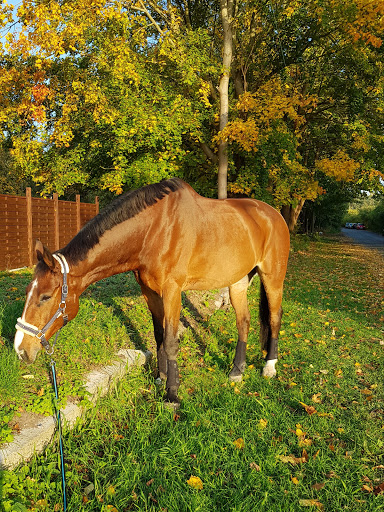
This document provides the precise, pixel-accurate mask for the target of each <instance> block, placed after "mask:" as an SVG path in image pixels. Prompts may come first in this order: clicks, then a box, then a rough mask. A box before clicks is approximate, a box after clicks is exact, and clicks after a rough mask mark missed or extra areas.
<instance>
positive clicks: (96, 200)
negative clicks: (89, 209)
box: [95, 196, 99, 215]
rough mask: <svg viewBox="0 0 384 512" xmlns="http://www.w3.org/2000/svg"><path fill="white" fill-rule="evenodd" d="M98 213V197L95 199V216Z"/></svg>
mask: <svg viewBox="0 0 384 512" xmlns="http://www.w3.org/2000/svg"><path fill="white" fill-rule="evenodd" d="M98 213H99V196H96V197H95V215H97V214H98Z"/></svg>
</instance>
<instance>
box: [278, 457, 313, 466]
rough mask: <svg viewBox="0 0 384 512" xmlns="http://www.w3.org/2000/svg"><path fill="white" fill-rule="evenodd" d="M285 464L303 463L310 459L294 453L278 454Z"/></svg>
mask: <svg viewBox="0 0 384 512" xmlns="http://www.w3.org/2000/svg"><path fill="white" fill-rule="evenodd" d="M277 458H278V459H279V460H280V461H281V462H284V464H293V465H294V466H295V465H296V464H302V463H303V462H307V460H308V459H306V458H305V457H295V456H294V455H278V457H277Z"/></svg>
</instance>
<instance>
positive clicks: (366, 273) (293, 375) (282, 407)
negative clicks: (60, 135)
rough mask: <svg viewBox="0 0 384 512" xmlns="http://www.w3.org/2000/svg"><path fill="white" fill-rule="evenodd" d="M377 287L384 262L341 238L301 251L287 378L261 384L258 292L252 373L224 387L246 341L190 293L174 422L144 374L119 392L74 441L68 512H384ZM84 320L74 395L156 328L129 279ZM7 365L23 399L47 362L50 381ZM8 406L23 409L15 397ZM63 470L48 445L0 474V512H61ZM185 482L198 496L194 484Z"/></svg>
mask: <svg viewBox="0 0 384 512" xmlns="http://www.w3.org/2000/svg"><path fill="white" fill-rule="evenodd" d="M380 273H381V275H380ZM6 279H12V278H10V277H9V276H6ZM13 279H16V278H13ZM17 279H21V278H17ZM13 282H15V281H13ZM15 287H16V285H15ZM9 288H12V286H9ZM382 289H383V277H382V260H380V258H379V257H378V256H376V255H375V253H373V252H370V251H364V250H362V249H358V248H356V247H355V246H350V245H348V244H346V243H345V242H343V241H342V240H340V239H338V238H335V239H325V240H322V241H321V242H312V241H310V240H308V239H304V240H303V239H300V238H296V239H295V241H294V244H293V251H292V253H291V258H290V265H289V272H288V276H287V281H286V287H285V296H284V312H285V314H284V317H283V324H282V327H281V337H280V339H281V343H280V360H279V364H278V377H277V378H276V379H272V380H266V379H263V378H261V376H260V370H261V368H262V358H261V355H260V353H259V346H258V335H257V334H258V325H257V314H255V313H256V312H257V305H258V290H257V286H255V285H254V286H253V287H252V288H251V290H250V293H249V301H250V306H251V310H252V312H253V319H252V326H251V332H250V339H249V347H248V354H247V361H248V368H247V370H246V372H245V377H244V380H243V382H242V383H241V384H237V385H234V386H232V385H230V384H229V383H228V381H227V377H226V375H227V373H228V371H229V369H230V367H231V362H232V358H233V355H234V349H235V340H236V327H235V317H234V314H233V312H232V310H231V309H230V310H228V311H224V310H219V311H215V312H213V310H212V307H211V306H212V303H213V299H214V295H213V294H212V293H208V292H207V293H203V294H194V293H187V294H186V295H185V297H184V302H183V312H182V314H183V317H184V324H185V325H187V328H186V330H185V331H184V333H183V336H182V339H181V347H180V355H179V362H180V368H181V382H182V383H181V388H180V395H181V398H182V405H181V408H180V410H179V411H178V412H177V413H176V414H174V413H173V412H171V411H169V410H167V409H164V406H163V402H162V396H161V393H160V392H159V391H158V390H157V389H156V386H155V385H154V382H153V378H152V375H151V372H149V371H147V370H135V371H134V372H133V373H132V374H130V375H129V376H128V377H127V378H126V379H125V380H124V381H122V382H120V383H119V384H117V385H116V386H115V387H114V389H113V390H112V392H111V393H110V394H109V396H107V397H105V398H103V399H101V400H100V402H99V403H98V407H97V408H93V409H91V410H90V411H89V412H88V414H87V418H86V420H85V422H84V423H83V424H82V425H79V426H78V427H77V428H76V429H75V430H73V431H71V432H66V434H65V440H64V445H65V457H66V469H67V484H68V485H67V488H68V489H67V492H68V494H69V510H70V511H84V512H85V511H103V512H104V511H108V510H109V511H116V510H117V511H118V512H125V511H128V510H138V511H161V510H166V511H168V512H182V511H191V512H195V511H202V512H206V511H211V510H217V511H223V512H227V511H234V512H240V511H244V512H245V511H249V510H257V511H258V512H259V511H260V512H261V511H271V510H272V511H277V512H279V511H282V512H283V511H284V512H285V511H299V510H303V511H305V510H325V511H335V512H339V511H341V510H343V511H351V512H352V511H353V512H355V511H357V512H360V511H361V512H363V511H379V510H384V493H382V492H380V491H381V487H380V486H381V484H382V483H383V482H384V456H383V453H384V442H383V439H384V394H383V386H382V380H383V371H382V368H383V363H384V360H383V359H384V346H383V345H382V343H383V340H384V336H383V328H384V324H383V320H384V318H383V294H382ZM12 293H13V292H12ZM15 293H16V292H15ZM5 304H6V307H7V304H8V302H7V301H5ZM198 304H200V305H198ZM90 313H91V314H90ZM79 315H80V320H79V323H78V324H75V322H73V323H71V324H70V326H68V329H73V330H72V331H68V332H67V333H66V334H65V337H64V331H63V338H60V345H59V348H58V351H57V366H58V369H59V371H60V372H61V373H62V375H61V378H62V377H63V376H64V375H68V376H72V379H73V381H74V382H76V379H77V378H78V377H79V375H80V374H81V369H84V368H81V369H80V366H81V365H82V366H83V367H86V368H89V367H90V366H91V365H92V364H93V363H95V362H105V361H106V360H107V359H108V357H111V356H110V354H111V353H112V352H108V351H107V349H105V345H110V348H111V349H116V348H118V347H119V346H121V344H123V343H125V344H127V345H128V346H134V345H136V346H141V347H144V346H146V347H148V348H152V347H153V344H152V343H153V342H152V341H149V340H150V339H151V338H150V332H151V325H150V322H149V315H148V313H147V311H146V310H145V307H144V304H143V301H142V299H140V298H139V297H138V290H137V288H136V286H135V284H134V282H133V281H132V280H129V279H128V281H127V278H126V276H116V277H115V278H113V279H112V280H109V281H106V282H103V283H99V284H97V285H95V286H94V287H92V289H90V290H89V291H87V293H86V294H85V297H84V299H83V302H82V310H81V311H80V313H79ZM76 322H77V320H76ZM87 322H88V324H86V325H85V326H83V325H82V324H83V323H87ZM81 329H83V330H82V331H81V332H82V333H83V334H80V338H81V337H83V338H84V337H85V336H87V337H88V338H89V341H88V342H86V343H85V344H83V347H85V348H84V349H82V348H79V347H78V345H79V343H78V340H79V336H78V335H77V334H78V332H79V330H81ZM66 330H67V328H66ZM5 332H7V331H5ZM116 332H117V334H116ZM3 333H4V331H2V332H1V334H2V336H3V339H4V340H5V345H4V346H3V347H2V350H1V351H0V354H2V353H3V354H6V355H5V356H4V357H7V358H8V359H7V361H8V362H7V364H9V361H10V360H12V355H10V353H8V352H7V340H8V338H7V336H9V335H10V334H5V335H4V334H3ZM99 338H101V339H99ZM103 338H109V343H108V344H105V343H104V344H103V343H102V340H103ZM84 339H86V338H84ZM151 344H152V345H151ZM65 354H67V355H68V356H69V354H71V357H70V360H68V359H69V357H68V358H66V357H65ZM2 357H3V356H2ZM40 359H41V360H42V361H43V358H40ZM1 364H3V359H2V360H1ZM12 364H13V365H14V370H12V373H13V372H15V373H14V375H13V381H12V382H13V383H14V384H13V385H14V386H15V388H17V386H19V387H22V388H24V384H25V382H23V379H20V378H19V377H20V373H21V374H23V373H26V372H27V371H28V372H31V370H32V369H33V373H35V372H36V375H37V374H38V372H40V370H41V377H39V378H41V379H43V374H44V370H45V366H44V364H43V363H42V362H41V363H39V364H41V368H38V367H36V366H33V367H29V368H27V367H24V366H23V365H21V367H20V365H19V363H16V362H14V361H13V363H12ZM0 368H1V366H0ZM0 371H1V370H0ZM74 376H75V378H74ZM1 378H2V377H1V373H0V379H1ZM20 382H21V383H20ZM0 385H1V380H0ZM44 385H46V384H44ZM28 386H32V387H33V385H31V384H28V385H27V387H26V388H25V389H22V390H21V391H18V393H20V396H22V398H20V401H19V402H18V403H20V404H22V403H25V402H26V401H28V398H27V395H28V392H32V391H31V387H28ZM62 386H63V379H62ZM0 389H1V388H0ZM0 392H1V391H0ZM0 396H1V397H3V394H1V395H0ZM4 396H6V397H7V395H4ZM1 400H3V399H1ZM4 403H6V404H7V405H8V406H9V407H13V408H15V407H16V406H15V404H16V402H15V400H13V401H12V399H11V397H10V396H8V398H6V401H5V402H4ZM57 459H58V455H57V448H56V446H55V445H54V446H51V447H50V448H48V449H47V451H46V452H45V453H44V454H43V455H39V456H36V457H35V458H34V459H33V460H32V461H31V462H30V464H28V465H25V466H22V467H20V468H19V469H17V470H15V471H12V472H7V471H5V472H3V473H2V474H1V475H2V476H1V477H0V478H1V480H0V497H1V495H2V498H3V503H2V505H0V510H3V511H5V512H8V511H16V510H19V511H21V510H36V511H37V510H50V511H51V510H52V511H54V510H62V505H61V499H62V498H61V488H60V474H59V472H58V463H57ZM191 476H194V477H198V478H199V479H200V480H195V481H197V482H200V481H201V485H202V488H201V489H196V488H193V487H191V485H189V484H188V481H189V482H190V483H192V482H193V481H192V480H190V477H191ZM90 484H92V485H91V487H90ZM382 487H384V486H382ZM1 507H2V508H1Z"/></svg>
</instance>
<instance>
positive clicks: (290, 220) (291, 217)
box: [281, 199, 305, 233]
mask: <svg viewBox="0 0 384 512" xmlns="http://www.w3.org/2000/svg"><path fill="white" fill-rule="evenodd" d="M304 203H305V199H300V202H299V204H298V205H297V206H296V207H295V208H294V207H293V206H292V205H290V204H287V205H284V206H283V207H282V208H281V215H282V216H283V217H284V219H285V222H286V223H287V226H288V229H289V232H290V233H293V231H294V229H295V227H296V224H297V220H298V218H299V215H300V212H301V210H302V209H303V206H304Z"/></svg>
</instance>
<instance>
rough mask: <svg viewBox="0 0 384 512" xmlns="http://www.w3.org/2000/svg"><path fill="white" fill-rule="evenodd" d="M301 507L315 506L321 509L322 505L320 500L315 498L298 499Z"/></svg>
mask: <svg viewBox="0 0 384 512" xmlns="http://www.w3.org/2000/svg"><path fill="white" fill-rule="evenodd" d="M299 504H300V506H301V507H317V508H318V509H319V510H323V508H324V506H323V504H322V503H320V501H317V500H299Z"/></svg>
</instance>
